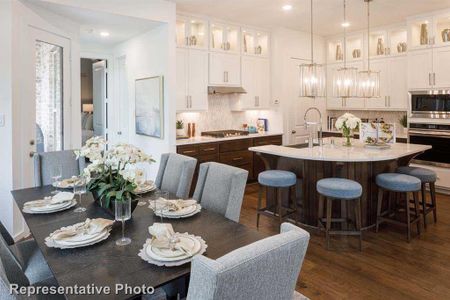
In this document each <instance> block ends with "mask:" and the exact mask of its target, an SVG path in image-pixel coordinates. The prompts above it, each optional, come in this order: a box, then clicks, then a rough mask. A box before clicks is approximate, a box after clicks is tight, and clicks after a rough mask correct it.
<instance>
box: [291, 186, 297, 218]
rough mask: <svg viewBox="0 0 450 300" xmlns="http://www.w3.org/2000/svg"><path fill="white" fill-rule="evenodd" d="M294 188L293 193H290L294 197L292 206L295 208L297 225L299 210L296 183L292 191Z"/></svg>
mask: <svg viewBox="0 0 450 300" xmlns="http://www.w3.org/2000/svg"><path fill="white" fill-rule="evenodd" d="M291 190H292V195H289V196H290V197H289V198H290V199H292V198H293V199H292V201H293V202H292V207H293V209H294V221H295V225H297V223H298V212H297V186H296V184H295V185H293V186H292V187H291V189H290V191H291Z"/></svg>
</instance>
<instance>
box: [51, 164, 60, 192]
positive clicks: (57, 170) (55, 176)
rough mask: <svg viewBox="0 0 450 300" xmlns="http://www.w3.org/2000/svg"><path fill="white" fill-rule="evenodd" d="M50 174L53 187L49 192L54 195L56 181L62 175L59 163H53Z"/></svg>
mask: <svg viewBox="0 0 450 300" xmlns="http://www.w3.org/2000/svg"><path fill="white" fill-rule="evenodd" d="M51 176H52V185H53V187H54V189H53V191H52V192H51V193H52V194H53V195H54V194H57V193H58V182H59V180H61V177H62V167H61V165H54V166H53V167H52V168H51Z"/></svg>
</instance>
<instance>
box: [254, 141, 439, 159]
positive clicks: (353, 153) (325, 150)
mask: <svg viewBox="0 0 450 300" xmlns="http://www.w3.org/2000/svg"><path fill="white" fill-rule="evenodd" d="M335 142H336V144H335V145H331V144H330V143H329V139H324V144H325V145H323V146H315V147H313V148H290V147H284V146H275V145H267V146H258V147H251V148H249V150H250V151H253V152H259V153H265V154H271V155H276V156H281V157H289V158H296V159H304V160H319V161H336V162H371V161H386V160H394V159H398V158H400V157H404V156H408V155H411V154H416V153H420V152H423V151H425V150H428V149H431V146H428V145H418V144H405V143H395V144H392V145H391V148H389V149H382V150H381V149H368V148H365V147H364V144H363V143H362V142H359V141H355V142H353V146H351V147H345V146H342V141H341V140H340V139H338V140H336V139H335Z"/></svg>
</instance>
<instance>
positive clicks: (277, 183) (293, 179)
mask: <svg viewBox="0 0 450 300" xmlns="http://www.w3.org/2000/svg"><path fill="white" fill-rule="evenodd" d="M258 182H259V183H260V184H262V185H265V186H270V187H289V186H293V185H294V184H296V183H297V176H296V175H295V174H294V173H292V172H289V171H281V170H268V171H264V172H261V173H259V175H258Z"/></svg>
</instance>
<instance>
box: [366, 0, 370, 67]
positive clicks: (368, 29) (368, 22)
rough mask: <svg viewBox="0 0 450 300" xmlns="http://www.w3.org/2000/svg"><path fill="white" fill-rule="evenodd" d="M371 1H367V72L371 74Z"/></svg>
mask: <svg viewBox="0 0 450 300" xmlns="http://www.w3.org/2000/svg"><path fill="white" fill-rule="evenodd" d="M370 1H371V0H368V1H367V71H368V72H369V73H370Z"/></svg>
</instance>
